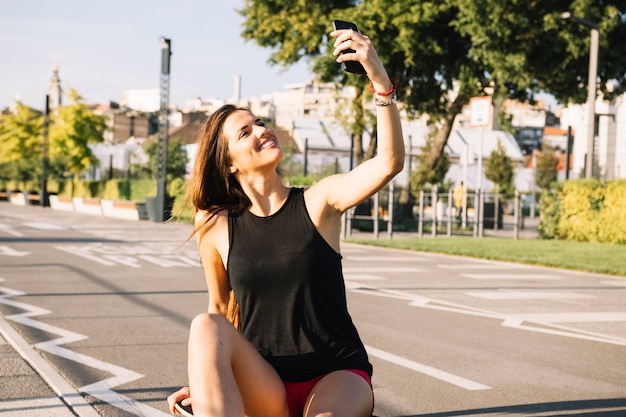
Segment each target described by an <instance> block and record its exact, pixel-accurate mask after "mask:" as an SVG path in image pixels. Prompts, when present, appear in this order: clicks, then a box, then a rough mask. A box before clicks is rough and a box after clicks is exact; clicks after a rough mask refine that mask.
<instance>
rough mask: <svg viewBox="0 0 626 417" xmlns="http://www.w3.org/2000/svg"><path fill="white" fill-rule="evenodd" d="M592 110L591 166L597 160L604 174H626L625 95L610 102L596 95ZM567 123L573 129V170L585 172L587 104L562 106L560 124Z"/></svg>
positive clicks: (615, 175) (616, 176) (610, 176)
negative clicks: (593, 128) (593, 137)
mask: <svg viewBox="0 0 626 417" xmlns="http://www.w3.org/2000/svg"><path fill="white" fill-rule="evenodd" d="M595 113H596V123H597V125H596V132H595V135H594V136H595V140H594V142H595V146H594V160H595V161H594V166H596V165H595V164H597V167H598V168H599V171H600V172H601V175H602V177H603V178H606V179H613V178H626V95H621V96H619V97H617V98H616V99H615V100H613V101H611V102H608V101H604V100H602V98H600V97H599V98H598V99H597V100H596V104H595ZM568 126H571V127H572V128H573V129H574V131H575V132H576V134H575V137H574V146H573V154H574V167H573V170H574V172H576V173H580V172H584V169H585V166H586V165H585V157H586V154H587V143H588V142H587V140H588V139H587V138H588V133H587V132H588V125H587V107H586V105H584V104H583V105H569V106H567V107H566V108H564V109H563V113H562V116H561V127H563V128H567V127H568Z"/></svg>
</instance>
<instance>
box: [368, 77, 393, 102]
mask: <svg viewBox="0 0 626 417" xmlns="http://www.w3.org/2000/svg"><path fill="white" fill-rule="evenodd" d="M390 80H391V88H390V89H389V90H387V91H385V92H384V93H379V92H378V91H376V90H374V83H373V82H372V81H370V91H371V92H372V94H374V95H377V96H383V97H387V96H390V95H391V94H392V93H393V92H394V91H396V82H395V81H394V80H393V78H390Z"/></svg>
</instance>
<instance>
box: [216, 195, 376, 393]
mask: <svg viewBox="0 0 626 417" xmlns="http://www.w3.org/2000/svg"><path fill="white" fill-rule="evenodd" d="M228 229H229V237H230V245H229V246H230V249H229V255H228V262H227V271H228V279H229V281H230V285H231V287H232V288H233V290H234V291H235V295H236V296H237V301H238V303H239V308H240V313H241V324H242V334H243V335H244V336H245V337H246V339H248V340H249V341H250V342H251V343H252V344H253V345H254V346H255V347H256V348H257V349H258V351H259V352H260V353H261V355H263V357H264V358H265V359H266V360H267V361H269V363H270V364H271V365H272V366H273V367H274V369H276V371H277V372H278V374H279V375H280V377H281V378H282V379H283V380H284V381H293V382H296V381H306V380H309V379H313V378H315V377H317V376H319V375H321V374H324V373H328V372H332V371H336V370H340V369H360V370H363V371H365V372H367V373H369V374H370V375H371V374H372V365H371V364H370V363H369V361H368V358H367V353H366V352H365V348H364V347H363V343H362V342H361V339H360V337H359V335H358V333H357V330H356V328H355V327H354V324H353V323H352V319H351V317H350V315H349V314H348V310H347V303H346V294H345V285H344V280H343V274H342V269H341V255H340V254H338V253H337V252H335V250H333V248H332V247H331V246H330V245H329V244H328V243H327V242H326V241H325V240H324V238H322V236H321V235H320V234H319V233H318V231H317V229H316V228H315V225H314V224H313V222H312V221H311V219H310V217H309V214H308V212H307V210H306V206H305V203H304V190H303V189H301V188H292V189H291V190H290V193H289V197H288V198H287V201H286V202H285V204H284V205H283V207H281V208H280V210H279V211H278V212H276V213H275V214H273V215H271V216H268V217H258V216H255V215H253V214H252V213H250V212H249V211H247V210H245V211H243V212H241V213H239V214H235V215H230V216H229V222H228Z"/></svg>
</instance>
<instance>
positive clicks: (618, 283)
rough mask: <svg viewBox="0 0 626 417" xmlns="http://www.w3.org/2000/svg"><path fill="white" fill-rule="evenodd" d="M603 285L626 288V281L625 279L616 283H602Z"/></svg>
mask: <svg viewBox="0 0 626 417" xmlns="http://www.w3.org/2000/svg"><path fill="white" fill-rule="evenodd" d="M601 284H603V285H614V286H616V287H626V279H623V280H621V281H618V280H615V281H601Z"/></svg>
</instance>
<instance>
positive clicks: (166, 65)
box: [155, 37, 172, 223]
mask: <svg viewBox="0 0 626 417" xmlns="http://www.w3.org/2000/svg"><path fill="white" fill-rule="evenodd" d="M159 40H160V42H161V89H160V97H161V100H160V101H161V103H160V109H159V140H158V143H157V172H156V177H157V178H156V179H157V194H156V218H155V221H156V222H158V223H162V222H164V221H165V220H167V218H166V216H168V215H169V211H170V207H168V206H169V205H170V203H169V201H168V200H169V198H168V196H167V187H166V185H167V184H166V181H167V142H168V137H167V136H168V132H167V128H168V122H167V116H168V113H169V95H170V56H171V55H172V52H171V44H172V43H171V41H170V40H169V39H167V38H163V37H162V38H160V39H159Z"/></svg>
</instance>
